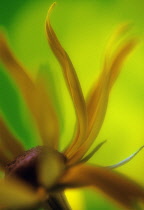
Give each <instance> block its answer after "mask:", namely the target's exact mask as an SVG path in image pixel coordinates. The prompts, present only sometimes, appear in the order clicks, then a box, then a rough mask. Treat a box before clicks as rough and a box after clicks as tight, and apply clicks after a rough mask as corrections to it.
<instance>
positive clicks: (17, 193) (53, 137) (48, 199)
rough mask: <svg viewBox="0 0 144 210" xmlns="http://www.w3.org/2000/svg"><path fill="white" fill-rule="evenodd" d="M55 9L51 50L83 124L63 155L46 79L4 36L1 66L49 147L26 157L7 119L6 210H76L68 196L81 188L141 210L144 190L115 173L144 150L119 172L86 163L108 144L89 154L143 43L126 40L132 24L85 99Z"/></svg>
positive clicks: (113, 45) (2, 197) (1, 161)
mask: <svg viewBox="0 0 144 210" xmlns="http://www.w3.org/2000/svg"><path fill="white" fill-rule="evenodd" d="M53 6H54V4H53V5H52V6H51V7H50V9H49V11H48V16H47V19H46V32H47V38H48V42H49V45H50V47H51V49H52V51H53V53H54V54H55V56H56V58H57V59H58V61H59V63H60V65H61V67H62V72H63V76H64V78H65V82H66V85H67V88H68V91H69V94H70V96H71V99H72V102H73V105H74V108H75V113H76V120H77V121H76V127H75V131H74V135H73V137H72V141H71V143H70V144H69V146H68V147H67V148H66V149H65V150H64V151H62V152H59V151H58V143H59V121H58V119H57V114H56V112H55V109H54V107H53V105H52V102H51V100H50V97H49V93H48V90H47V88H46V84H45V78H43V77H42V76H41V75H40V74H39V76H38V78H37V80H36V81H34V80H33V79H32V78H31V77H30V75H29V74H28V72H27V71H26V70H25V68H24V67H23V66H22V65H21V64H20V63H19V62H18V61H17V59H16V58H15V56H14V55H13V53H12V52H11V50H10V48H9V46H8V43H7V41H6V39H5V37H4V35H3V34H0V60H1V63H2V64H3V65H4V66H5V69H6V70H7V71H8V73H9V74H10V75H11V77H13V79H14V80H15V81H16V83H17V85H18V87H19V89H20V91H21V94H22V96H23V97H24V99H25V101H26V104H27V106H28V107H29V110H30V112H31V114H32V116H33V119H34V121H35V124H36V126H37V129H38V131H39V134H40V137H41V141H42V142H43V146H37V147H36V148H32V149H29V150H28V151H24V147H23V145H22V144H21V143H20V141H19V140H18V139H17V138H16V137H15V136H14V135H13V134H12V133H11V132H10V131H9V129H8V127H7V125H6V124H5V121H4V120H3V119H2V117H1V119H0V139H1V147H0V166H1V167H0V169H1V171H3V172H4V173H5V178H4V179H1V180H0V208H1V209H39V208H43V209H55V210H56V209H59V210H60V209H70V206H69V204H68V203H67V201H66V198H65V196H64V191H65V189H67V188H78V187H91V188H92V189H94V190H98V191H100V192H101V193H103V194H104V195H106V196H107V197H108V198H110V199H112V200H113V201H114V202H116V203H117V204H119V205H121V206H122V208H123V209H137V208H140V206H141V205H142V203H143V202H144V189H143V188H142V187H141V186H140V185H138V184H137V183H135V182H134V181H132V180H130V179H129V178H128V177H126V176H124V175H122V174H120V173H118V172H115V171H113V169H114V168H116V167H118V166H120V165H122V164H124V163H126V162H128V161H129V160H131V159H132V158H133V157H134V156H135V155H136V154H137V153H138V152H139V151H140V149H141V148H140V149H139V150H138V151H137V152H136V153H134V154H133V155H131V156H130V157H129V158H127V159H125V160H124V161H121V162H120V163H118V164H116V165H113V166H107V167H103V166H98V165H97V166H94V165H89V164H87V163H86V162H87V161H88V160H89V159H90V158H91V156H93V155H94V153H95V152H96V151H97V150H99V149H100V148H101V146H102V145H103V144H104V143H105V142H102V143H100V144H98V145H97V146H96V148H95V149H94V150H93V151H92V152H90V153H88V154H87V152H89V149H90V147H91V145H92V144H93V142H94V141H95V139H96V138H97V136H98V134H99V131H100V129H101V126H102V124H103V121H104V117H105V113H106V109H107V104H108V99H109V94H110V91H111V89H112V86H113V84H114V82H115V81H116V79H117V77H118V75H119V73H120V69H121V66H122V64H123V62H124V61H125V59H126V57H127V56H128V55H129V53H130V52H131V51H132V50H133V48H134V47H135V46H136V44H137V39H136V38H128V39H126V37H125V34H126V33H127V31H128V30H129V26H128V24H124V25H122V26H120V27H119V28H118V30H117V31H116V32H115V33H114V34H113V36H112V38H111V39H110V41H109V44H108V46H107V49H106V53H105V58H104V65H103V69H102V72H101V74H100V76H99V78H98V80H97V81H96V82H95V84H94V86H93V87H92V89H91V91H90V92H89V95H88V96H87V98H86V99H85V98H84V96H83V93H82V89H81V86H80V83H79V80H78V77H77V75H76V72H75V69H74V66H73V64H72V62H71V60H70V58H69V56H68V54H67V52H66V51H65V50H64V48H63V47H62V46H61V44H60V42H59V40H58V38H57V36H56V34H55V32H54V30H53V28H52V26H51V24H50V20H49V16H50V12H51V10H52V8H53ZM124 37H125V38H124ZM139 205H140V206H139Z"/></svg>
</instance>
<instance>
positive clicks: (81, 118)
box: [46, 4, 87, 153]
mask: <svg viewBox="0 0 144 210" xmlns="http://www.w3.org/2000/svg"><path fill="white" fill-rule="evenodd" d="M53 6H54V4H53V5H52V6H51V7H50V9H49V11H48V18H47V21H46V31H47V37H48V41H49V45H50V47H51V49H52V51H53V53H54V54H55V56H56V57H57V59H58V61H59V63H60V64H61V66H62V70H63V74H64V78H65V81H66V84H67V87H68V90H69V93H70V95H71V98H72V101H73V104H74V107H75V110H76V115H77V121H78V128H77V134H76V138H77V137H78V138H77V139H76V141H75V140H74V146H75V147H78V146H79V145H80V144H81V143H82V142H83V141H84V140H85V135H86V130H87V114H86V107H85V101H84V97H83V93H82V90H81V86H80V83H79V80H78V78H77V75H76V72H75V69H74V67H73V64H72V62H71V60H70V58H69V56H68V55H67V53H66V51H65V50H64V49H63V47H62V46H61V44H60V42H59V40H58V38H57V37H56V34H55V32H54V31H53V29H52V27H51V24H50V21H49V16H50V12H51V10H52V8H53ZM65 153H67V151H65Z"/></svg>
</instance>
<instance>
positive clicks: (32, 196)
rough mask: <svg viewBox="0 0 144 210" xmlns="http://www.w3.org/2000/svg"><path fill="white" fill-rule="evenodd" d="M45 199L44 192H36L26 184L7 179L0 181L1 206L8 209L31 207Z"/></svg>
mask: <svg viewBox="0 0 144 210" xmlns="http://www.w3.org/2000/svg"><path fill="white" fill-rule="evenodd" d="M44 198H45V194H44V192H42V191H41V192H40V191H38V192H36V191H34V190H33V189H31V188H30V187H29V186H28V185H27V184H26V183H22V182H20V181H18V180H13V179H6V180H1V181H0V206H1V207H6V208H21V207H23V208H24V207H31V206H33V205H35V204H37V203H38V202H40V201H42V200H43V199H44Z"/></svg>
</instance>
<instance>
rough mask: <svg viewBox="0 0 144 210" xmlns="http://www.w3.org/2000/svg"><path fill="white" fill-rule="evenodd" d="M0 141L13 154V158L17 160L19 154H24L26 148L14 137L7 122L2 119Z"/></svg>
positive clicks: (0, 120) (0, 121)
mask: <svg viewBox="0 0 144 210" xmlns="http://www.w3.org/2000/svg"><path fill="white" fill-rule="evenodd" d="M0 140H1V141H2V144H3V145H4V146H5V148H6V149H7V152H10V153H11V154H12V157H13V158H15V157H16V156H18V155H19V154H21V153H23V151H24V148H23V146H22V145H21V143H20V142H19V141H18V140H17V139H16V137H14V135H12V133H11V132H10V130H9V129H8V128H7V126H6V124H5V122H4V121H3V120H2V118H0Z"/></svg>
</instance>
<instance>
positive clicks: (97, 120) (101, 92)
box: [69, 38, 137, 164]
mask: <svg viewBox="0 0 144 210" xmlns="http://www.w3.org/2000/svg"><path fill="white" fill-rule="evenodd" d="M136 44H137V39H134V38H133V39H131V40H128V41H126V42H124V43H123V44H120V46H119V47H118V49H116V50H115V52H114V54H113V56H112V57H111V59H110V60H109V62H107V63H106V62H105V64H104V68H103V72H102V73H101V75H100V77H99V80H98V82H97V83H96V84H94V87H93V88H92V91H91V93H90V96H89V98H88V100H87V110H88V133H87V139H86V140H85V142H84V143H83V144H82V145H81V146H80V147H79V149H78V150H77V151H76V152H75V154H73V156H71V157H70V161H69V163H70V164H71V163H74V162H76V161H78V160H80V159H81V158H82V157H83V155H84V154H85V153H86V152H87V151H88V149H89V148H90V146H91V145H92V143H93V142H94V140H95V139H96V137H97V136H98V134H99V131H100V129H101V126H102V124H103V121H104V117H105V113H106V110H107V104H108V99H109V94H110V90H111V88H112V86H113V84H114V82H115V81H116V79H117V77H118V75H119V73H120V69H121V66H122V64H123V62H124V61H125V59H126V57H127V56H128V55H129V54H130V52H131V51H132V50H133V48H134V47H135V46H136Z"/></svg>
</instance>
